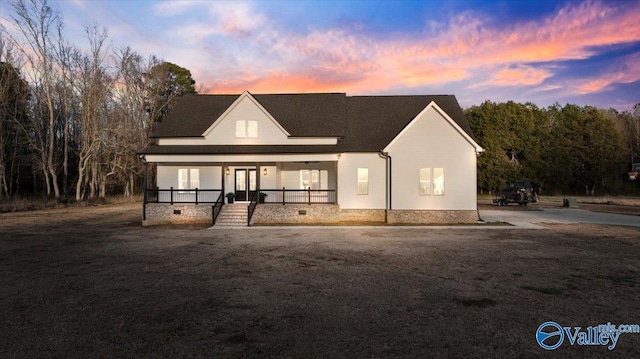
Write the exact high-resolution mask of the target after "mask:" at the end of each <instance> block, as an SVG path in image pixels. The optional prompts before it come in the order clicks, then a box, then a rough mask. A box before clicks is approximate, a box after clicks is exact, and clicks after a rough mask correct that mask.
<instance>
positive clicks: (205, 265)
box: [0, 205, 640, 358]
mask: <svg viewBox="0 0 640 359" xmlns="http://www.w3.org/2000/svg"><path fill="white" fill-rule="evenodd" d="M516 207H517V206H516ZM518 210H529V209H518ZM140 212H141V208H140V206H139V205H120V206H100V207H90V208H81V209H74V208H71V209H62V210H56V211H37V212H25V213H22V214H15V213H8V214H2V215H0V271H1V272H2V274H3V275H2V276H0V288H2V291H0V327H1V328H2V331H3V335H2V336H0V357H2V358H23V357H70V358H76V357H77V358H81V357H82V358H84V357H172V358H173V357H238V358H240V357H242V358H245V357H259V358H263V357H415V358H418V357H419V358H423V357H514V356H524V357H542V356H545V355H548V354H549V353H548V352H547V351H545V350H543V349H541V348H540V347H539V346H538V344H537V343H536V341H535V331H536V329H537V328H538V326H539V325H540V324H542V323H543V322H546V321H549V320H552V321H556V322H558V323H560V324H562V325H566V326H581V327H583V328H584V327H587V326H590V325H598V324H602V323H607V322H611V323H615V324H635V323H637V321H638V316H637V314H638V313H639V312H640V304H639V303H638V300H637V298H638V297H640V270H639V269H638V268H640V241H639V240H638V238H640V229H638V228H629V227H615V226H600V225H566V224H554V225H546V226H548V228H549V230H542V231H540V230H518V229H500V230H493V231H492V230H483V229H474V228H460V229H453V230H444V229H422V228H402V229H399V228H389V227H380V228H351V229H343V228H331V227H327V228H320V229H305V228H252V229H246V230H237V229H229V230H218V229H215V230H212V229H204V228H200V227H191V228H185V227H179V226H162V227H141V226H140V225H139V221H140ZM638 347H640V334H622V335H621V337H620V339H619V341H618V344H617V346H616V348H615V349H614V351H613V352H609V351H608V350H607V349H606V348H604V347H593V346H591V347H577V346H576V347H573V346H571V345H569V344H566V343H565V344H563V345H562V346H561V347H560V348H559V349H557V350H556V352H558V355H561V356H563V357H575V358H583V357H601V356H604V355H611V354H612V353H614V355H616V356H621V357H622V356H627V357H633V356H634V355H635V354H636V352H637V348H638Z"/></svg>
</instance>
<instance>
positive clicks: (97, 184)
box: [0, 0, 640, 201]
mask: <svg viewBox="0 0 640 359" xmlns="http://www.w3.org/2000/svg"><path fill="white" fill-rule="evenodd" d="M11 6H12V7H13V9H14V15H13V16H12V18H11V19H10V20H11V23H12V26H13V31H11V32H9V31H7V29H6V28H2V27H0V199H2V198H3V197H10V196H25V195H40V194H43V195H47V196H52V197H56V198H59V197H67V198H74V199H75V200H78V201H80V200H85V199H90V198H96V197H104V196H106V195H108V194H117V193H120V194H123V195H125V196H132V195H133V194H134V193H136V192H139V190H140V188H141V184H142V180H141V177H142V173H143V164H142V162H141V160H140V159H139V158H138V156H136V151H138V150H140V149H141V148H143V147H145V146H146V145H147V144H148V143H149V135H150V134H151V132H152V131H153V129H154V128H155V126H156V125H157V124H158V123H159V122H161V121H162V119H163V118H164V117H165V115H166V113H167V111H168V109H169V108H170V107H171V105H172V103H173V102H174V101H175V99H176V98H177V97H179V96H181V95H183V94H185V93H195V92H196V89H195V81H194V80H193V78H192V77H191V73H190V72H189V70H187V69H185V68H182V67H180V66H178V65H175V64H172V63H169V62H165V61H162V60H160V59H158V58H157V57H155V56H149V57H145V56H142V55H140V54H139V53H137V52H136V51H135V50H133V49H131V48H130V47H124V48H120V49H112V48H111V47H110V46H109V45H108V44H109V43H110V38H109V35H108V32H107V31H106V30H105V29H100V28H98V27H97V26H86V27H85V38H86V40H87V42H88V43H89V47H88V48H87V49H81V48H80V47H78V46H76V45H75V44H72V43H69V42H68V41H67V40H66V39H65V37H64V36H63V18H62V16H61V14H60V13H59V12H57V11H56V10H55V9H53V8H52V7H51V6H49V4H48V1H47V0H13V1H11ZM465 114H466V117H467V118H468V120H469V123H470V125H471V128H472V130H473V131H474V134H475V136H476V138H477V140H478V143H480V145H481V146H483V147H484V148H485V152H484V153H483V154H482V155H481V156H480V157H479V158H478V190H479V192H480V193H491V192H495V191H496V190H498V189H500V188H501V187H503V185H504V181H506V180H517V179H530V180H531V181H533V182H535V183H536V184H537V185H538V186H539V191H540V192H541V193H543V194H559V193H563V194H569V193H575V194H589V195H593V194H622V193H629V194H640V190H639V187H640V186H639V184H640V180H637V181H635V182H631V181H629V179H628V176H627V172H628V171H630V169H631V163H632V162H640V103H638V104H636V105H635V106H634V108H633V110H632V111H625V112H617V111H615V110H613V109H608V110H604V109H598V108H595V107H592V106H584V107H581V106H577V105H571V104H568V105H565V106H560V105H558V104H556V105H553V106H549V107H547V108H539V107H537V106H536V105H534V104H531V103H525V104H520V103H515V102H511V101H509V102H506V103H494V102H490V101H486V102H484V103H483V104H481V105H479V106H473V107H471V108H469V109H467V110H466V111H465Z"/></svg>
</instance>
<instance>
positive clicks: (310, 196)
mask: <svg viewBox="0 0 640 359" xmlns="http://www.w3.org/2000/svg"><path fill="white" fill-rule="evenodd" d="M260 194H261V198H260V203H278V204H282V205H285V204H309V205H310V204H335V203H336V190H334V189H311V188H308V189H286V188H284V187H283V188H282V189H260Z"/></svg>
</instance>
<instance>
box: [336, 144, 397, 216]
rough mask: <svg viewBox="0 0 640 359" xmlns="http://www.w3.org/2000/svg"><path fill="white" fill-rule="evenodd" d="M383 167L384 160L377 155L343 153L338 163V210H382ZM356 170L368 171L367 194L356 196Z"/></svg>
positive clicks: (383, 189)
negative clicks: (364, 169)
mask: <svg viewBox="0 0 640 359" xmlns="http://www.w3.org/2000/svg"><path fill="white" fill-rule="evenodd" d="M385 167H386V162H385V160H384V159H383V158H380V156H379V155H378V154H377V153H343V154H342V155H341V156H340V160H339V161H338V176H339V178H338V204H339V205H340V208H344V209H384V208H385V203H386V202H385V193H386V192H385V175H386V172H385ZM358 168H367V169H369V194H366V195H359V194H358V188H357V186H358Z"/></svg>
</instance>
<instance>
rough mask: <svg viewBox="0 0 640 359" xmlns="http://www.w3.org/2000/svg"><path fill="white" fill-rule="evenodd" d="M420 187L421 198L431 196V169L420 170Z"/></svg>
mask: <svg viewBox="0 0 640 359" xmlns="http://www.w3.org/2000/svg"><path fill="white" fill-rule="evenodd" d="M419 185H420V187H419V188H420V189H419V193H420V195H421V196H430V195H431V168H421V169H420V182H419Z"/></svg>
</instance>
